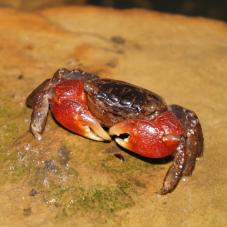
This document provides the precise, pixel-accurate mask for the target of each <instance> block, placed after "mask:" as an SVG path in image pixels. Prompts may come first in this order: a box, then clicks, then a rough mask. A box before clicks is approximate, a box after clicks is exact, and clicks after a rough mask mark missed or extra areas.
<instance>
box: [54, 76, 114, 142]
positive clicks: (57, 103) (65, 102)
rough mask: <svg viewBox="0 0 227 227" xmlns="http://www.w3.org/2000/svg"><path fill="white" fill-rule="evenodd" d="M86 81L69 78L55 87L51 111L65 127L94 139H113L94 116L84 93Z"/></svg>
mask: <svg viewBox="0 0 227 227" xmlns="http://www.w3.org/2000/svg"><path fill="white" fill-rule="evenodd" d="M83 88H84V83H83V81H80V80H67V81H63V82H62V83H60V84H58V85H56V86H55V87H54V89H53V98H52V100H51V112H52V114H53V115H54V117H55V119H56V120H57V121H58V122H59V123H60V124H61V125H63V126H64V127H65V128H67V129H69V130H70V131H72V132H75V133H77V134H79V135H82V136H84V137H87V138H89V139H92V140H97V141H104V140H111V138H110V136H109V135H108V133H107V132H106V131H105V130H104V129H103V128H102V127H101V125H100V124H99V122H98V121H97V120H96V119H95V118H94V117H93V116H92V114H91V113H90V111H89V109H88V107H87V100H86V96H85V94H84V90H83Z"/></svg>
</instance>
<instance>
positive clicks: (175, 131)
mask: <svg viewBox="0 0 227 227" xmlns="http://www.w3.org/2000/svg"><path fill="white" fill-rule="evenodd" d="M183 132H184V130H183V128H182V125H181V123H180V121H179V120H178V119H177V117H176V116H175V115H174V114H173V113H172V112H170V111H166V112H163V113H162V114H160V115H159V116H158V117H157V118H155V119H154V120H145V119H132V120H126V121H123V122H120V123H118V124H116V125H114V126H112V127H111V128H110V130H109V133H110V134H111V135H117V136H119V135H120V134H125V133H127V134H129V137H128V138H126V139H120V138H116V139H115V140H116V142H117V143H118V144H119V145H120V146H122V147H124V148H126V149H128V150H131V151H133V152H135V153H137V154H140V155H142V156H145V157H149V158H162V157H166V156H168V155H170V154H172V153H173V152H174V151H175V150H176V148H177V146H178V145H179V143H180V139H181V136H182V135H183Z"/></svg>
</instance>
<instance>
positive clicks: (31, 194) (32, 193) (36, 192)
mask: <svg viewBox="0 0 227 227" xmlns="http://www.w3.org/2000/svg"><path fill="white" fill-rule="evenodd" d="M37 194H38V191H37V190H36V189H34V188H32V190H31V191H30V192H29V195H30V196H36V195H37Z"/></svg>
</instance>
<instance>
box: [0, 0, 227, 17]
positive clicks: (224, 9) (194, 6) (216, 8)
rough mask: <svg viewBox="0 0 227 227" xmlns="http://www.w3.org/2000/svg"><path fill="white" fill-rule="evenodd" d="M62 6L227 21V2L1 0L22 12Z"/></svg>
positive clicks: (186, 0) (181, 0)
mask: <svg viewBox="0 0 227 227" xmlns="http://www.w3.org/2000/svg"><path fill="white" fill-rule="evenodd" d="M61 5H96V6H104V7H114V8H120V9H125V8H146V9H153V10H158V11H162V12H168V13H175V14H186V15H192V16H203V17H209V18H215V19H220V20H224V21H227V0H13V1H12V0H10V1H9V0H0V6H2V7H13V8H17V9H22V10H36V9H40V8H45V7H51V6H61Z"/></svg>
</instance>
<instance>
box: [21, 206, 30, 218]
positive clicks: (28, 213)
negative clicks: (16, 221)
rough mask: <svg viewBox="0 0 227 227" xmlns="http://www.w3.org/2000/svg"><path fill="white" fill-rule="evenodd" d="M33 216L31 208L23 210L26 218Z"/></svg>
mask: <svg viewBox="0 0 227 227" xmlns="http://www.w3.org/2000/svg"><path fill="white" fill-rule="evenodd" d="M31 214H32V208H31V207H28V208H24V209H23V215H24V216H30V215H31Z"/></svg>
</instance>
